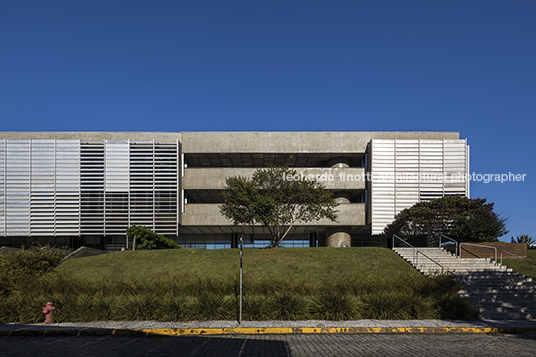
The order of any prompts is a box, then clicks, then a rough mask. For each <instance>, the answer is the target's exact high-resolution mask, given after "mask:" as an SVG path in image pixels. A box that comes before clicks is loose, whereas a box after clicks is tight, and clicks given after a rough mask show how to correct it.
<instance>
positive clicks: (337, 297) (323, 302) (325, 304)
mask: <svg viewBox="0 0 536 357" xmlns="http://www.w3.org/2000/svg"><path fill="white" fill-rule="evenodd" d="M309 306H310V307H309V310H310V315H311V318H313V319H317V320H336V321H339V320H355V319H359V318H360V317H361V316H360V314H359V313H358V310H357V302H356V299H355V298H354V297H352V296H350V295H344V294H340V293H339V294H338V293H334V292H327V293H324V294H322V295H320V296H318V297H315V298H313V299H312V300H311V302H310V305H309Z"/></svg>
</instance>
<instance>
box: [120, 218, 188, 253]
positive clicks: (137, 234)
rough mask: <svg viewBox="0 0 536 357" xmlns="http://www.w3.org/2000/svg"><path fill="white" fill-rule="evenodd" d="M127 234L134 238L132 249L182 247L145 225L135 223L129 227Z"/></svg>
mask: <svg viewBox="0 0 536 357" xmlns="http://www.w3.org/2000/svg"><path fill="white" fill-rule="evenodd" d="M127 236H128V238H129V239H132V250H144V249H179V248H180V246H179V245H178V244H177V243H175V242H174V241H173V240H171V239H169V238H166V237H165V236H163V235H162V234H158V233H156V232H153V231H152V230H151V229H149V228H147V227H145V226H137V225H135V224H133V225H132V226H130V227H129V228H128V229H127Z"/></svg>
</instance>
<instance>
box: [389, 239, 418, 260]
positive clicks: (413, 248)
mask: <svg viewBox="0 0 536 357" xmlns="http://www.w3.org/2000/svg"><path fill="white" fill-rule="evenodd" d="M395 237H396V238H398V239H400V240H401V241H402V242H404V243H406V244H407V245H409V246H410V247H411V248H412V249H413V260H412V261H411V263H412V264H415V247H414V246H412V245H411V244H409V243H408V242H406V241H405V240H404V239H402V238H400V237H399V236H397V235H396V234H393V250H394V249H395Z"/></svg>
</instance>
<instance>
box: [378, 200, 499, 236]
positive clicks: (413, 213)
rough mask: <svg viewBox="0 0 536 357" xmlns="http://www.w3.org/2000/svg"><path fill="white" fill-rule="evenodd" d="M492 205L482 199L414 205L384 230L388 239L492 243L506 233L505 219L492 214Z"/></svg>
mask: <svg viewBox="0 0 536 357" xmlns="http://www.w3.org/2000/svg"><path fill="white" fill-rule="evenodd" d="M493 206H494V203H486V199H485V198H467V197H465V196H460V195H455V196H445V197H441V198H436V199H433V200H430V201H423V202H418V203H416V204H415V205H413V206H412V207H410V208H406V209H404V210H402V211H401V212H400V213H399V214H398V215H396V217H395V220H394V221H393V222H392V223H391V224H389V225H388V226H387V227H385V229H384V234H385V235H387V236H388V237H392V236H393V235H395V234H396V235H398V236H402V237H412V236H426V237H428V238H437V237H439V235H441V234H445V235H447V236H449V237H451V238H455V239H457V240H459V241H464V242H496V241H498V237H500V236H503V235H505V234H507V233H508V230H507V229H506V227H505V222H506V220H507V218H502V217H501V216H500V215H498V214H497V213H495V212H494V211H493Z"/></svg>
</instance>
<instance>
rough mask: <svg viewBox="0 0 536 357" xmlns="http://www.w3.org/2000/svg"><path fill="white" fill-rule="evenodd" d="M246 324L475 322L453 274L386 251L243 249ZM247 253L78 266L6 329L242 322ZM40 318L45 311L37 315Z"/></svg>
mask: <svg viewBox="0 0 536 357" xmlns="http://www.w3.org/2000/svg"><path fill="white" fill-rule="evenodd" d="M243 266H244V271H243V272H244V287H243V291H244V314H243V316H244V319H245V320H267V319H283V320H295V319H310V318H312V319H333V320H348V319H361V318H374V319H386V318H389V319H397V318H398V319H403V318H474V317H475V311H474V308H473V307H472V306H471V305H470V304H469V303H468V302H467V301H465V300H463V299H462V298H460V297H459V296H457V295H456V291H457V289H458V286H457V283H456V282H455V281H453V280H452V278H451V277H448V276H438V277H435V278H429V277H425V276H423V275H421V274H420V273H418V272H417V271H416V270H415V269H413V268H412V267H411V266H410V265H409V264H408V263H406V262H405V261H404V260H402V259H401V258H400V257H398V256H397V255H396V254H395V253H394V252H393V251H391V250H389V249H385V248H346V249H341V248H287V249H285V248H278V249H246V250H244V265H243ZM238 273H239V250H237V249H224V250H196V249H182V250H154V251H125V252H118V253H109V254H104V255H100V256H94V257H88V258H78V259H72V260H69V261H67V262H65V263H62V264H61V265H59V266H58V267H57V268H56V269H55V270H54V271H51V272H49V273H46V274H45V275H43V276H40V277H39V278H36V279H33V280H31V281H29V282H28V283H26V284H24V285H23V286H20V288H19V290H17V291H14V292H13V293H12V294H8V296H6V297H5V300H4V302H5V303H4V305H3V306H2V307H0V319H1V322H36V321H40V320H42V316H41V315H42V314H40V313H39V311H40V307H41V306H42V304H43V303H44V302H46V301H52V302H54V303H55V306H56V307H57V310H56V311H55V320H56V321H57V322H60V321H93V320H160V321H184V320H211V319H212V320H217V319H231V320H233V319H236V318H237V316H238V293H239V289H238ZM36 311H37V312H36Z"/></svg>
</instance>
